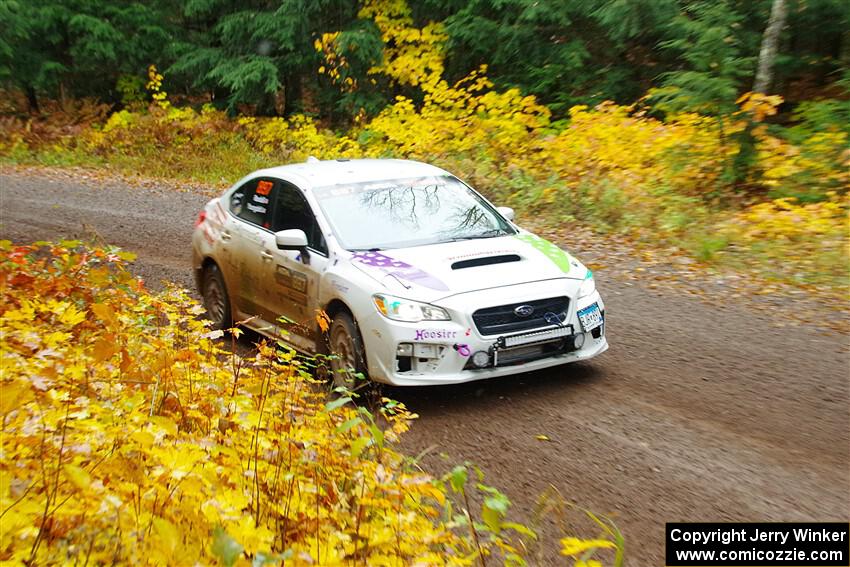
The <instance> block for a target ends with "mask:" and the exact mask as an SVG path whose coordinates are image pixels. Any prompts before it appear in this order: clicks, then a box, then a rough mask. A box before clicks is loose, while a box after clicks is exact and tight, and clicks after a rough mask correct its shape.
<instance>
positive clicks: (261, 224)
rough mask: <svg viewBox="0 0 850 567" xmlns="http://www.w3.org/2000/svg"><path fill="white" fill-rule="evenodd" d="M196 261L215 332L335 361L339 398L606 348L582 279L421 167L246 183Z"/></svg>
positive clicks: (506, 216)
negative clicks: (254, 335)
mask: <svg viewBox="0 0 850 567" xmlns="http://www.w3.org/2000/svg"><path fill="white" fill-rule="evenodd" d="M192 251H193V267H194V272H195V277H196V282H197V285H198V289H199V291H200V293H201V296H202V297H203V300H204V304H205V306H206V309H207V312H208V315H209V317H210V319H211V320H212V323H213V325H214V327H216V328H218V329H224V328H227V327H230V326H231V325H232V324H233V322H234V321H240V322H242V324H243V325H245V326H247V327H250V328H252V329H254V330H255V331H258V332H259V333H261V334H264V335H267V336H269V337H273V338H276V339H279V340H283V341H285V342H286V343H288V344H290V345H291V346H292V347H293V348H295V349H296V350H299V351H302V352H304V353H307V354H330V356H329V357H328V360H329V361H330V366H331V368H332V370H333V376H334V380H335V381H336V382H337V383H339V384H346V385H350V384H351V381H352V379H353V376H356V375H357V374H360V375H363V376H368V377H369V378H370V379H372V380H376V381H379V382H385V383H389V384H394V385H399V386H408V385H410V386H413V385H416V386H418V385H436V384H452V383H459V382H467V381H471V380H480V379H483V378H493V377H497V376H505V375H511V374H517V373H521V372H526V371H530V370H537V369H542V368H547V367H552V366H557V365H561V364H566V363H570V362H575V361H579V360H587V359H590V358H593V357H595V356H597V355H599V354H601V353H602V352H604V351H605V350H606V349H607V348H608V342H607V340H606V337H605V305H604V303H603V302H602V298H601V297H600V295H599V293H598V292H597V290H596V285H595V281H594V278H593V274H592V273H591V271H590V270H589V269H587V268H586V267H585V266H584V265H583V264H582V263H581V262H580V261H579V260H578V259H576V258H575V257H573V256H572V255H570V254H569V253H568V252H566V251H564V250H562V249H561V248H559V247H558V246H556V245H555V244H553V243H551V242H549V241H547V240H545V239H543V238H541V237H539V236H536V235H535V234H532V233H531V232H528V231H526V230H523V229H522V228H520V227H519V226H518V225H516V224H515V223H514V213H513V211H512V210H511V209H509V208H507V207H495V206H493V205H492V204H490V203H489V202H488V201H487V200H486V199H485V198H484V197H482V196H481V195H480V194H479V193H478V192H476V191H475V190H474V189H472V188H471V187H470V186H469V185H467V184H466V183H464V182H463V181H461V180H460V179H459V178H457V177H455V176H454V175H452V174H451V173H449V172H447V171H444V170H442V169H440V168H437V167H434V166H432V165H427V164H424V163H419V162H414V161H405V160H390V159H386V160H384V159H379V160H375V159H363V160H333V161H319V160H316V159H314V158H310V159H308V160H307V162H306V163H299V164H292V165H285V166H281V167H275V168H270V169H263V170H260V171H255V172H254V173H251V174H250V175H248V176H246V177H244V178H243V179H241V180H240V181H238V182H237V183H236V184H234V185H233V187H231V188H230V189H229V190H227V191H226V192H225V193H224V194H223V195H222V196H221V197H218V198H215V199H213V200H211V201H210V202H209V203H207V205H206V206H205V207H204V209H203V210H202V211H201V213H200V215H199V216H198V220H197V222H196V228H195V232H194V235H193V239H192ZM325 317H326V319H324V318H325ZM323 319H324V321H326V322H327V321H329V325H328V324H327V323H325V324H323Z"/></svg>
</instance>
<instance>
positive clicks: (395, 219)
mask: <svg viewBox="0 0 850 567" xmlns="http://www.w3.org/2000/svg"><path fill="white" fill-rule="evenodd" d="M314 194H315V195H316V197H317V198H318V201H319V205H320V206H321V208H322V211H323V212H324V214H325V217H326V218H327V219H328V221H329V222H330V224H331V226H332V228H333V230H334V233H335V234H336V237H337V239H338V240H339V242H340V244H341V245H342V246H343V247H344V248H346V249H348V250H375V249H381V250H383V249H387V248H405V247H408V246H422V245H425V244H437V243H440V242H452V241H455V240H468V239H474V238H492V237H496V236H503V235H506V234H515V233H516V231H515V230H514V229H513V227H511V225H510V223H508V222H507V221H506V220H505V219H504V218H502V216H501V215H500V214H499V213H497V212H496V211H495V209H493V207H492V206H491V205H490V204H489V203H487V202H486V201H485V200H484V199H482V198H481V197H479V196H478V194H476V193H475V192H474V191H473V190H471V189H470V188H469V187H467V186H466V185H464V184H463V183H462V182H461V181H459V180H458V179H456V178H454V177H449V176H439V177H437V176H431V177H417V178H412V179H392V180H384V181H377V182H376V181H372V182H368V183H350V184H346V183H342V184H339V185H332V186H328V187H320V188H318V189H316V190H315V191H314Z"/></svg>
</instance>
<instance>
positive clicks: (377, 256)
mask: <svg viewBox="0 0 850 567" xmlns="http://www.w3.org/2000/svg"><path fill="white" fill-rule="evenodd" d="M353 259H354V260H356V261H358V262H360V263H361V264H365V265H367V266H372V267H374V268H381V269H382V270H383V271H384V272H386V273H387V274H389V275H392V276H395V277H396V278H398V279H400V280H406V281H409V282H412V283H415V284H418V285H421V286H424V287H429V288H431V289H436V290H438V291H448V289H449V288H448V286H447V285H446V284H444V283H443V282H441V281H440V280H438V279H437V278H435V277H434V276H432V275H431V274H429V273H427V272H423V271H422V270H420V269H419V268H416V267H415V266H411V265H410V264H408V263H407V262H402V261H401V260H396V259H395V258H392V257H390V256H387V255H386V254H381V253H380V252H355V253H354V256H353Z"/></svg>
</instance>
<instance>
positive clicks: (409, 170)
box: [251, 158, 448, 189]
mask: <svg viewBox="0 0 850 567" xmlns="http://www.w3.org/2000/svg"><path fill="white" fill-rule="evenodd" d="M429 175H448V172H446V171H444V170H442V169H440V168H439V167H435V166H433V165H428V164H427V163H422V162H418V161H411V160H404V159H351V160H348V159H336V160H317V159H316V158H308V159H307V161H306V162H303V163H293V164H290V165H281V166H278V167H271V168H268V169H262V170H260V171H255V172H254V173H253V174H252V175H251V177H260V176H268V177H278V178H282V179H290V180H293V181H294V179H293V178H300V180H301V181H302V183H300V185H302V186H303V185H304V183H303V182H306V183H307V184H308V185H309V188H314V187H325V186H328V185H337V184H340V183H364V182H368V181H382V180H385V179H405V178H408V177H419V176H429ZM303 188H305V189H306V188H307V187H303Z"/></svg>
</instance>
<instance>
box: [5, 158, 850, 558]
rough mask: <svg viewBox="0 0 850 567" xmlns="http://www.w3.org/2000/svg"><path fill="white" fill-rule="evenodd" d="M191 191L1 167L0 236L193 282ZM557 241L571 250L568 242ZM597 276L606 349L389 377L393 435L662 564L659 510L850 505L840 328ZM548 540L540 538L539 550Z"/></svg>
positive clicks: (733, 515) (832, 511)
mask: <svg viewBox="0 0 850 567" xmlns="http://www.w3.org/2000/svg"><path fill="white" fill-rule="evenodd" d="M205 200H206V197H204V196H202V195H200V194H199V193H198V192H197V191H195V192H193V191H191V190H190V191H187V192H174V191H173V190H172V189H167V188H156V187H148V188H144V187H130V186H128V185H125V184H122V183H121V182H117V181H98V180H89V181H86V180H75V179H74V178H72V177H68V178H65V179H63V178H62V177H61V176H60V177H58V178H57V177H56V176H54V177H53V178H50V177H47V176H45V177H41V176H34V175H32V174H30V175H22V174H5V175H0V238H5V239H11V240H13V241H19V242H31V241H35V240H45V239H56V238H60V237H85V236H87V235H89V234H90V233H91V232H92V231H94V232H96V233H97V234H98V235H99V236H100V238H102V239H103V240H104V241H106V242H108V243H111V244H116V245H119V246H121V247H123V248H125V249H127V250H131V251H133V252H136V253H137V254H138V260H137V262H136V266H135V269H136V270H137V272H138V274H139V275H141V276H142V277H144V278H145V280H146V281H147V282H148V283H149V284H151V285H153V286H154V287H156V285H157V284H158V282H160V281H161V280H163V279H164V280H170V281H174V282H177V283H179V284H182V285H184V286H186V287H191V286H192V285H193V282H192V276H191V272H190V267H189V262H190V252H189V241H190V235H191V232H192V224H193V222H194V220H195V217H196V215H197V212H198V211H199V210H200V208H201V206H202V204H203V203H204V202H205ZM567 244H568V245H570V246H573V250H574V251H575V252H577V253H578V255H579V257H581V243H567ZM596 275H597V280H598V282H599V286H600V288H601V291H602V293H603V295H604V298H605V301H606V304H607V313H608V335H609V341H610V343H611V349H610V350H609V351H608V352H607V353H605V354H604V355H602V356H601V357H599V358H598V359H596V360H594V361H592V362H590V363H583V364H577V365H573V366H568V367H564V368H560V369H556V370H549V371H545V372H539V373H533V374H526V375H521V376H516V377H512V378H507V379H499V380H494V381H486V382H478V383H471V384H466V385H461V386H452V387H441V388H433V389H427V388H417V389H389V391H388V392H387V395H389V396H391V397H394V398H396V399H399V400H401V401H403V402H405V403H406V404H407V405H408V407H409V408H411V409H412V410H413V411H415V412H417V413H418V414H419V415H420V416H421V417H420V419H419V420H417V421H416V422H415V423H414V425H413V427H412V430H411V431H410V434H409V435H408V436H407V438H406V440H405V441H404V448H405V450H407V451H408V452H409V453H411V454H418V453H419V452H421V451H424V450H426V449H428V452H427V455H426V456H425V457H424V458H423V461H422V465H423V467H424V468H426V469H428V470H431V471H432V472H434V473H435V474H440V473H442V472H445V471H446V470H447V469H448V467H449V466H450V463H458V462H463V461H465V460H469V461H471V462H474V463H476V464H478V465H479V466H480V467H481V468H482V469H483V470H484V471H485V472H486V475H487V476H486V481H487V482H488V483H490V484H492V485H495V486H498V487H501V488H502V489H503V490H504V491H505V492H506V493H507V495H508V496H509V497H510V498H511V500H512V502H513V503H514V513H515V514H516V515H518V516H519V517H520V518H521V519H524V520H529V519H530V518H531V517H532V515H533V509H534V502H535V499H536V498H537V496H538V495H539V494H540V493H542V492H543V491H544V490H546V489H547V487H548V486H550V485H551V486H554V487H555V488H557V490H558V491H559V492H560V493H561V494H563V495H564V496H565V497H566V498H567V499H569V500H571V501H573V502H575V503H577V504H578V505H580V506H583V507H585V508H588V509H590V510H593V511H595V512H599V513H602V514H607V515H609V516H611V517H612V518H613V519H614V520H615V522H616V523H617V525H618V526H619V527H620V529H621V530H622V531H623V533H624V534H625V537H626V541H627V545H628V548H627V564H628V565H631V566H643V565H663V564H664V561H663V550H664V523H665V522H672V521H732V520H736V521H793V520H801V521H828V520H832V521H847V520H848V519H850V354H848V337H847V336H846V335H843V334H840V333H834V332H827V330H826V329H825V328H823V327H821V326H820V325H818V324H816V322H815V323H813V324H790V325H786V324H785V323H784V322H782V321H781V320H780V319H778V318H779V317H780V314H778V313H775V312H772V311H768V310H763V309H760V308H758V306H757V305H755V304H753V303H752V302H749V301H747V298H737V299H733V298H730V299H729V301H728V302H724V301H716V300H717V299H718V298H717V297H714V298H713V299H714V300H715V301H712V302H711V303H707V302H705V301H701V300H700V299H698V298H694V297H689V296H686V295H684V294H682V293H677V292H675V291H672V290H666V289H653V290H650V289H649V288H647V287H645V286H643V285H641V284H640V283H635V282H634V281H626V280H624V279H618V278H613V277H612V278H606V273H605V271H604V270H602V271H599V272H597V274H596ZM784 308H785V309H788V310H794V308H795V305H794V302H793V301H790V300H789V301H788V302H787V304H786V305H785V307H784ZM538 435H545V436H546V437H547V438H548V439H549V440H548V441H545V440H544V441H541V440H538V439H537V436H538ZM446 457H447V458H448V459H446ZM546 525H548V524H546ZM550 528H551V526H550V527H547V528H545V529H544V532H545V533H547V534H548V535H550V536H551V535H553V533H554V532H553V531H552V530H551V529H550ZM556 557H557V555H556V547H555V543H554V542H552V541H550V542H549V543H548V544H547V546H546V547H545V548H544V550H543V555H542V556H541V558H540V559H538V561H539V562H540V563H542V564H551V563H552V562H553V561H554V560H555V558H556Z"/></svg>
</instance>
